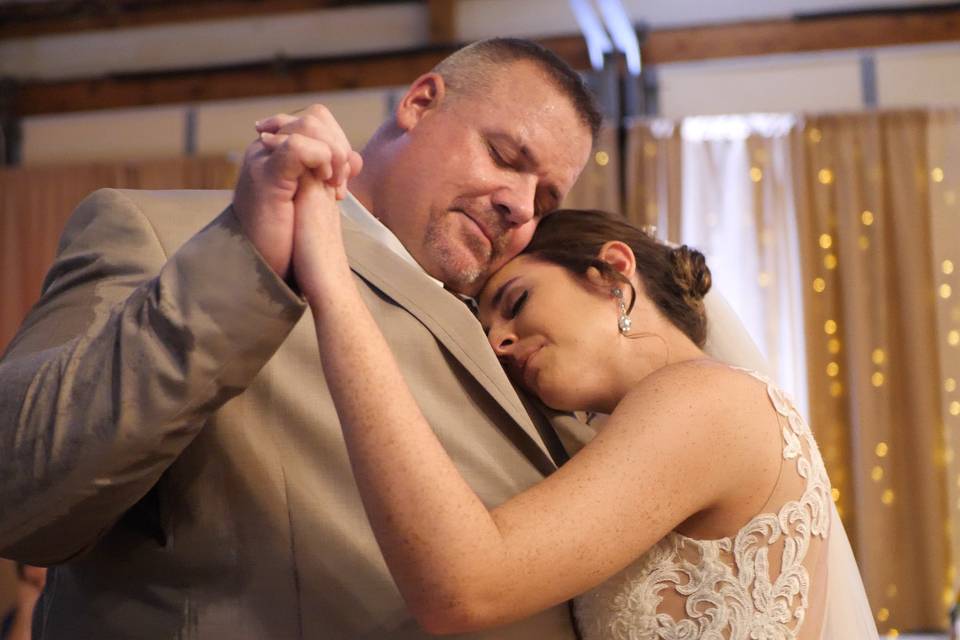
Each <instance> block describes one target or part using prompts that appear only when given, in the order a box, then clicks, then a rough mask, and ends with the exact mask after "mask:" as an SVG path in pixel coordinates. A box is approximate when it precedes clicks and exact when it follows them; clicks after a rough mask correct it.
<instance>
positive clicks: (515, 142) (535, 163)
mask: <svg viewBox="0 0 960 640" xmlns="http://www.w3.org/2000/svg"><path fill="white" fill-rule="evenodd" d="M490 138H492V139H494V140H497V139H499V140H503V141H504V142H506V143H508V144H510V145H512V146H513V147H515V148H516V149H517V151H519V152H520V155H522V156H523V157H524V159H525V160H526V162H527V163H528V164H529V165H530V167H531V168H533V169H538V168H540V159H539V158H538V157H537V154H536V152H534V150H533V149H531V148H530V146H529V145H528V144H526V143H525V142H523V141H522V140H521V139H520V138H518V137H517V136H515V135H514V134H512V133H509V132H507V131H495V132H493V133H492V134H490ZM546 190H547V193H548V194H549V195H550V197H551V198H552V199H553V203H552V205H553V206H552V207H550V209H551V210H552V209H555V208H556V207H559V206H560V203H561V202H562V201H563V197H562V196H561V195H560V190H559V189H558V188H557V187H556V186H555V185H552V184H551V185H549V186H547V188H546Z"/></svg>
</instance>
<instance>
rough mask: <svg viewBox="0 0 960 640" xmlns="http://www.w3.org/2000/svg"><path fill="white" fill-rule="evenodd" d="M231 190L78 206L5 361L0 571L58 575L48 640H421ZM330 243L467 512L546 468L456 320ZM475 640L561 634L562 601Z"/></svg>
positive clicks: (419, 292)
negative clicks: (345, 264)
mask: <svg viewBox="0 0 960 640" xmlns="http://www.w3.org/2000/svg"><path fill="white" fill-rule="evenodd" d="M229 199H230V194H229V193H228V192H199V191H194V192H188V191H175V192H138V191H114V190H103V191H99V192H97V193H95V194H93V195H92V196H90V197H89V198H87V199H86V200H85V201H84V202H83V203H81V205H80V206H79V207H78V209H77V211H76V212H75V214H74V216H73V217H72V219H71V220H70V222H69V223H68V226H67V228H66V230H65V232H64V234H63V238H62V241H61V246H60V251H59V255H58V257H57V260H56V263H55V265H54V266H53V268H52V269H51V271H50V273H49V275H48V277H47V281H46V283H45V286H44V294H43V297H42V299H41V301H40V302H39V303H38V305H37V306H36V307H35V308H34V309H33V310H32V311H31V313H30V315H29V317H28V318H27V320H26V321H25V323H24V325H23V327H22V328H21V330H20V332H19V334H18V335H17V337H16V338H15V339H14V341H13V343H12V344H11V347H10V348H9V350H8V352H7V354H6V355H5V357H4V359H3V361H2V363H0V417H2V422H0V460H2V464H0V556H4V557H10V558H15V559H19V560H22V561H25V562H28V563H34V564H56V565H57V566H56V568H55V569H54V570H53V571H51V573H50V575H49V577H48V587H47V589H46V592H45V594H44V597H43V600H42V604H41V607H40V611H39V613H38V616H37V633H38V636H37V637H39V638H44V639H51V640H53V639H56V640H60V639H68V638H69V639H70V640H83V639H87V638H90V639H93V638H96V639H98V640H108V639H112V638H118V639H119V638H124V639H130V638H145V639H147V638H149V639H160V638H164V639H172V638H178V639H188V638H189V639H192V638H229V639H230V640H244V639H251V640H252V639H258V640H260V639H267V638H269V639H277V640H282V639H286V638H311V639H313V638H330V639H340V638H350V639H378V640H380V639H383V640H389V639H401V638H422V637H424V636H425V634H424V633H423V632H422V631H420V630H419V629H418V627H417V625H416V623H415V622H414V621H413V620H412V619H411V617H410V616H409V614H408V613H407V611H406V609H405V607H404V604H403V601H402V600H401V598H400V596H399V594H398V592H397V590H396V587H395V586H394V584H393V581H392V580H391V578H390V575H389V573H388V571H387V568H386V566H385V564H384V562H383V559H382V557H381V554H380V551H379V549H378V548H377V545H376V542H375V540H374V538H373V535H372V533H371V531H370V529H369V526H368V524H367V520H366V516H365V514H364V512H363V508H362V506H361V503H360V500H359V496H358V494H357V491H356V488H355V485H354V481H353V477H352V475H351V472H350V466H349V463H348V459H347V456H346V452H345V449H344V445H343V441H342V438H341V434H340V428H339V426H338V422H337V416H336V412H335V409H334V406H333V404H332V402H331V399H330V397H329V394H328V392H327V388H326V384H325V382H324V379H323V375H322V371H321V367H320V363H319V360H318V356H317V346H316V342H315V335H314V330H313V321H312V318H311V317H310V315H309V312H308V311H306V309H305V306H304V304H303V302H302V300H301V299H300V298H299V297H298V296H296V295H295V294H294V293H293V292H292V291H291V290H290V289H289V287H287V285H286V284H285V283H284V282H282V281H281V280H280V279H278V278H277V277H276V276H275V275H274V274H273V272H272V271H270V269H269V268H268V267H267V266H266V264H265V263H264V262H263V261H262V259H261V258H260V257H259V256H258V255H257V254H256V251H255V250H254V249H253V247H252V245H251V244H250V243H249V242H248V241H247V240H246V239H245V237H244V236H243V235H242V234H241V233H240V231H239V228H238V224H237V221H236V218H235V217H234V215H233V213H232V211H231V209H230V208H229V206H228V205H229ZM211 220H212V222H211ZM207 223H209V224H207ZM204 225H206V226H204ZM202 227H203V228H202ZM201 228H202V229H201ZM344 241H345V243H346V246H347V251H348V254H349V257H350V262H351V266H352V268H353V271H354V277H355V278H356V281H357V283H358V285H359V288H360V291H361V293H362V296H363V298H364V300H365V301H366V303H367V304H368V305H369V307H370V309H371V310H372V311H373V314H374V316H375V317H376V319H377V321H378V323H379V324H380V328H381V329H382V330H383V332H384V334H385V335H386V338H387V341H388V342H389V343H390V345H391V347H392V349H393V351H394V353H395V355H396V357H397V359H398V361H399V363H400V366H401V368H402V370H403V372H404V375H405V376H406V379H407V381H408V382H409V384H410V387H411V388H412V390H413V393H414V395H415V396H416V399H417V401H418V402H419V404H420V407H421V408H422V410H423V412H424V414H425V415H426V417H427V419H428V420H429V422H430V424H431V425H432V426H433V428H434V429H435V431H436V433H437V435H438V436H439V438H440V439H441V440H442V442H443V445H444V446H445V447H446V449H447V451H448V452H449V453H450V455H451V456H452V457H453V459H454V461H455V462H456V464H457V466H458V467H459V469H460V471H461V472H462V473H463V475H464V476H465V478H466V479H467V481H468V482H469V483H470V484H471V485H472V486H473V488H474V489H475V490H476V491H477V493H478V494H479V495H480V497H481V498H482V499H483V500H484V502H485V503H486V504H488V505H496V504H499V503H501V502H503V501H504V500H506V499H508V498H509V497H511V496H513V495H515V494H516V493H518V492H519V491H522V490H523V489H525V488H527V487H529V486H531V485H532V484H534V483H536V482H537V481H539V480H540V479H542V478H543V477H544V475H545V474H547V473H549V472H550V471H551V470H552V469H553V468H554V465H553V462H552V460H551V457H550V455H548V446H547V444H546V443H545V440H544V436H543V435H541V432H543V433H547V432H544V431H543V430H544V429H545V428H547V429H548V428H549V427H548V426H547V425H545V424H543V423H542V419H538V420H539V421H540V423H539V424H538V425H534V423H533V422H531V418H530V417H528V413H527V411H526V410H525V408H524V405H523V404H522V402H521V400H520V399H519V398H518V396H517V394H516V393H515V391H514V390H513V388H512V387H511V386H510V384H509V382H508V380H507V378H506V377H505V376H504V374H503V371H502V370H501V368H500V366H499V365H498V363H497V361H496V359H495V357H494V356H493V354H492V352H491V351H490V349H489V348H488V346H487V342H486V339H485V337H484V335H483V332H482V330H481V329H480V326H479V324H478V323H477V322H476V321H475V319H474V318H473V316H472V315H471V313H470V311H469V310H468V309H467V308H466V306H465V305H464V304H463V303H462V302H460V301H459V300H458V299H457V298H456V297H454V296H452V295H450V294H449V293H447V292H446V291H444V290H443V289H441V288H439V287H438V286H437V285H436V284H435V283H433V282H431V281H430V280H428V279H427V278H426V276H425V275H424V274H423V273H422V272H419V271H418V270H417V269H416V268H415V267H414V266H412V265H410V264H408V263H407V262H405V261H404V260H402V259H401V258H399V257H397V256H396V255H394V254H393V253H391V252H389V251H388V250H386V249H384V248H383V247H382V246H381V245H379V244H377V243H376V242H374V241H373V240H371V239H370V238H369V237H368V236H367V235H365V234H363V233H362V232H360V231H359V230H358V229H357V228H356V227H355V225H354V224H353V223H351V222H350V221H349V220H346V219H345V220H344ZM551 446H553V445H552V444H551ZM470 637H474V638H510V639H520V638H523V639H532V638H536V639H540V638H560V639H567V638H573V629H572V625H571V620H570V616H569V612H568V608H567V607H566V606H559V607H556V608H554V609H551V610H548V611H545V612H543V613H541V614H539V615H537V616H534V617H533V618H530V619H529V620H526V621H523V622H520V623H517V624H514V625H511V626H509V627H504V628H499V629H493V630H489V631H487V632H483V633H478V634H474V635H472V636H470Z"/></svg>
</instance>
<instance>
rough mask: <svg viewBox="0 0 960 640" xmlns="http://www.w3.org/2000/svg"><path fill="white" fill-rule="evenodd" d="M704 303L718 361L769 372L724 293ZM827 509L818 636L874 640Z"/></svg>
mask: <svg viewBox="0 0 960 640" xmlns="http://www.w3.org/2000/svg"><path fill="white" fill-rule="evenodd" d="M704 302H705V303H706V308H707V319H708V322H707V344H706V346H705V350H706V351H707V353H709V354H710V355H711V356H712V357H714V358H717V359H718V360H722V361H724V362H727V363H730V364H733V365H736V366H738V367H743V368H746V369H752V370H754V371H759V372H760V373H763V374H766V375H769V372H768V371H767V364H766V360H765V359H764V357H763V355H762V354H761V353H760V350H759V349H757V346H756V345H755V344H754V342H753V340H751V339H750V336H749V335H748V334H747V331H746V329H745V328H744V326H743V323H742V322H741V321H740V319H739V318H738V317H737V314H736V313H735V312H734V311H733V309H732V308H730V305H729V304H728V303H727V301H726V300H725V299H724V298H723V296H721V295H720V294H719V293H714V292H712V291H711V292H710V293H708V294H707V296H706V298H705V299H704ZM831 512H832V516H831V517H832V518H833V519H832V521H831V523H830V524H831V527H830V541H829V547H828V549H827V606H826V609H825V611H824V620H823V632H822V634H821V640H877V638H878V634H877V625H876V623H875V622H874V620H873V613H872V612H871V610H870V603H869V602H868V601H867V592H866V590H865V589H864V588H863V580H862V579H861V578H860V570H859V568H858V567H857V561H856V560H855V559H854V557H853V550H852V549H851V548H850V541H849V540H848V539H847V532H846V530H845V529H844V528H843V522H841V520H840V515H839V514H838V513H837V508H836V505H832V504H831Z"/></svg>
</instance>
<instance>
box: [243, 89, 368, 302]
mask: <svg viewBox="0 0 960 640" xmlns="http://www.w3.org/2000/svg"><path fill="white" fill-rule="evenodd" d="M256 130H257V134H258V137H257V139H256V140H254V141H253V142H252V143H251V144H250V145H249V146H248V147H247V150H246V153H245V154H244V160H243V166H242V167H241V170H240V175H239V178H238V180H237V186H236V189H235V191H234V198H233V209H234V212H235V214H236V216H237V218H238V220H239V221H240V225H241V228H242V229H243V232H244V233H245V234H246V235H247V237H248V238H249V239H250V241H251V242H252V243H253V245H254V246H255V247H256V249H257V251H259V252H260V254H261V256H263V258H264V260H266V262H267V264H268V265H270V267H271V268H272V269H273V270H274V271H275V272H276V273H277V274H278V275H279V276H281V277H283V278H288V277H289V276H291V271H292V275H293V276H294V278H295V279H296V282H297V284H298V286H299V287H300V291H301V292H302V293H303V295H304V296H305V297H306V298H307V299H308V300H310V301H312V300H313V299H315V298H317V297H319V296H320V295H321V289H322V288H323V286H324V278H327V279H329V278H330V277H343V276H344V275H346V269H347V266H346V257H345V255H344V252H343V245H342V239H341V235H340V214H339V207H338V205H337V201H338V200H341V199H343V198H344V197H345V196H346V192H347V191H346V190H347V181H348V180H349V179H350V178H352V177H354V176H356V175H357V174H358V173H359V172H360V169H361V168H362V166H363V161H362V159H361V157H360V154H358V153H357V152H356V151H354V150H353V149H352V148H351V147H350V143H349V142H348V141H347V137H346V135H345V134H344V133H343V130H342V129H341V128H340V125H339V124H338V123H337V121H336V120H335V119H334V117H333V115H332V114H331V113H330V110H329V109H327V108H326V107H324V106H323V105H319V104H315V105H312V106H310V107H308V108H307V109H305V110H303V111H301V112H298V113H297V114H295V115H289V114H278V115H274V116H271V117H269V118H266V119H264V120H261V121H259V122H257V123H256Z"/></svg>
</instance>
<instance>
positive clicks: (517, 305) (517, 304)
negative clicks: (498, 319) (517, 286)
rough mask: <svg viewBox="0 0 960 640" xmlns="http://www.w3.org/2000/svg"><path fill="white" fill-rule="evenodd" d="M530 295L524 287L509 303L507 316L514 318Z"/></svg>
mask: <svg viewBox="0 0 960 640" xmlns="http://www.w3.org/2000/svg"><path fill="white" fill-rule="evenodd" d="M529 296H530V292H529V291H528V290H526V289H524V291H523V292H522V293H521V294H520V295H519V296H517V298H516V299H515V300H514V301H513V302H512V303H511V304H510V305H509V307H508V309H509V311H508V313H507V317H508V318H516V317H517V315H518V314H519V313H520V311H522V310H523V305H525V304H526V303H527V298H528V297H529Z"/></svg>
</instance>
